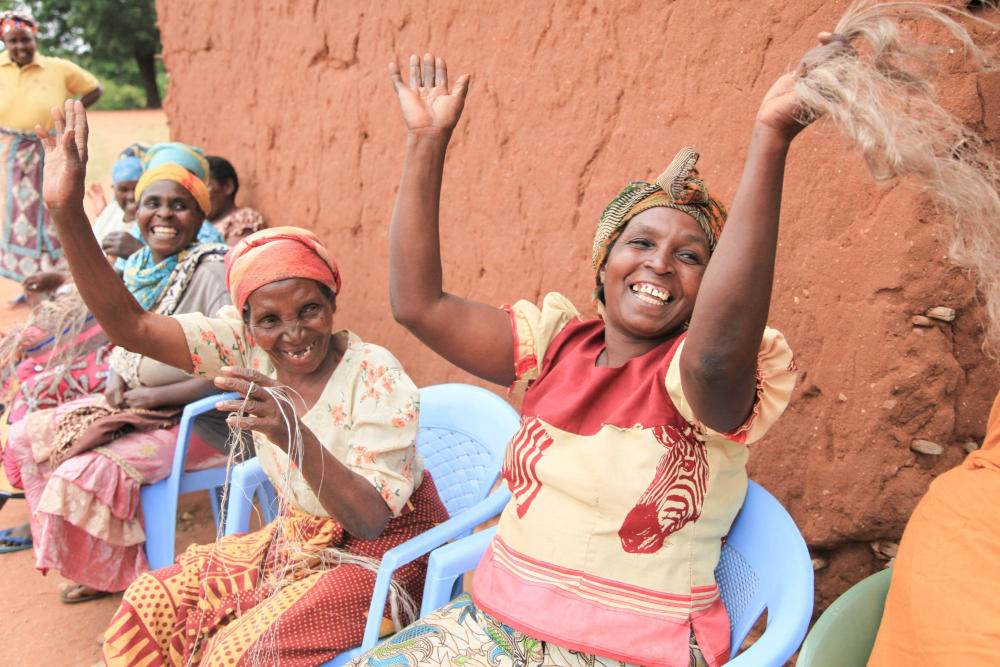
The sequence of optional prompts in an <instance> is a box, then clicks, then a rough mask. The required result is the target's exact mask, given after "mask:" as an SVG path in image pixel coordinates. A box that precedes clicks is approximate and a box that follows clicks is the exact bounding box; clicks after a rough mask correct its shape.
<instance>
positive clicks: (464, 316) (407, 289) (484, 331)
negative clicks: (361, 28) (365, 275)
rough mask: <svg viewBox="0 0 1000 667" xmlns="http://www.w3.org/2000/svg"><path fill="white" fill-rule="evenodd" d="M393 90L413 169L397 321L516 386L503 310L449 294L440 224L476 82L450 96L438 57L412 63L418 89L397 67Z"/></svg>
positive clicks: (402, 187)
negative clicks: (453, 146) (451, 147)
mask: <svg viewBox="0 0 1000 667" xmlns="http://www.w3.org/2000/svg"><path fill="white" fill-rule="evenodd" d="M389 73H390V76H391V77H392V85H393V87H394V88H395V90H396V94H397V95H398V97H399V104H400V107H401V109H402V112H403V118H404V120H405V121H406V126H407V130H408V131H407V136H406V161H405V163H404V164H403V176H402V179H401V180H400V184H399V194H398V195H397V196H396V207H395V208H394V209H393V213H392V223H391V225H390V228H389V289H390V291H389V294H390V298H391V302H392V314H393V317H395V318H396V321H397V322H399V323H400V324H402V325H404V326H405V327H406V328H407V329H409V330H410V331H411V332H413V334H414V335H416V336H417V338H419V339H420V340H422V341H423V342H424V343H425V344H426V345H427V346H428V347H430V348H431V349H432V350H434V351H435V352H437V353H438V354H440V355H441V356H442V357H444V358H445V359H447V360H448V361H450V362H451V363H453V364H455V365H456V366H459V367H460V368H463V369H465V370H467V371H469V372H470V373H472V374H474V375H477V376H479V377H481V378H483V379H485V380H489V381H491V382H496V383H497V384H501V385H509V384H510V383H511V382H513V381H514V335H513V333H512V331H511V325H510V319H509V317H508V315H507V313H505V312H504V311H503V310H501V309H499V308H496V307H493V306H489V305H487V304H484V303H479V302H477V301H471V300H469V299H463V298H462V297H458V296H455V295H454V294H449V293H447V292H445V291H443V289H442V281H441V273H442V272H441V246H440V235H439V233H438V217H439V209H440V204H441V179H442V175H443V173H444V158H445V153H446V151H447V148H448V141H449V140H450V139H451V133H452V131H453V130H454V129H455V125H456V124H457V123H458V119H459V118H460V117H461V115H462V108H463V106H464V105H465V95H466V93H467V92H468V89H469V76H468V75H467V74H466V75H463V76H461V77H459V78H458V81H457V82H456V83H455V85H454V87H453V88H451V89H450V90H449V88H448V70H447V66H446V65H445V62H444V60H443V59H441V58H437V59H435V58H434V57H433V56H431V55H430V54H426V55H424V57H423V62H422V63H421V60H420V58H418V57H417V56H415V55H414V56H410V82H409V85H408V86H407V85H406V84H404V83H403V80H402V78H401V76H400V72H399V68H398V67H397V66H396V63H391V64H390V65H389Z"/></svg>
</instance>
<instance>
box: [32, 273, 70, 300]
mask: <svg viewBox="0 0 1000 667" xmlns="http://www.w3.org/2000/svg"><path fill="white" fill-rule="evenodd" d="M68 280H69V276H67V275H66V274H65V273H63V272H62V271H59V270H58V269H46V270H43V271H35V272H34V273H32V274H31V275H30V276H28V277H27V278H25V279H24V282H23V283H21V287H23V288H24V298H25V300H26V301H27V302H28V306H29V307H30V308H32V309H34V308H35V306H37V305H38V304H40V303H41V302H43V301H46V300H48V299H50V298H52V294H53V293H54V292H55V291H56V290H57V289H59V287H60V286H61V285H62V284H63V283H65V282H66V281H68Z"/></svg>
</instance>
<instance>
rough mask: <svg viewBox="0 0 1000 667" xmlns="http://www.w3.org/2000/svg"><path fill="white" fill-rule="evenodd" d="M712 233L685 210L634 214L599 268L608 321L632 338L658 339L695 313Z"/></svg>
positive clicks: (608, 324)
mask: <svg viewBox="0 0 1000 667" xmlns="http://www.w3.org/2000/svg"><path fill="white" fill-rule="evenodd" d="M708 259H709V251H708V239H707V238H706V237H705V233H704V232H703V231H702V229H701V227H699V226H698V223H697V222H696V221H695V219H694V218H692V217H691V216H690V215H688V214H687V213H684V212H683V211H678V210H676V209H672V208H664V207H657V208H651V209H649V210H646V211H643V212H642V213H640V214H639V215H637V216H635V217H634V218H632V220H630V221H629V223H628V225H627V226H626V227H625V229H624V230H623V231H622V233H621V236H619V237H618V239H617V240H616V241H615V244H614V245H613V246H612V247H611V251H610V252H609V253H608V259H607V261H606V262H605V264H604V267H602V269H601V278H602V282H603V283H604V305H605V314H604V321H605V323H606V324H607V326H608V327H609V328H614V329H615V330H616V331H617V332H618V333H619V334H621V335H623V336H625V337H627V338H630V339H634V340H648V341H652V342H654V343H658V342H661V341H662V340H666V339H667V338H670V337H672V336H674V335H676V334H677V333H678V332H679V331H681V330H682V327H683V326H684V323H685V322H687V321H688V319H690V317H691V312H692V311H693V310H694V301H695V298H696V297H697V296H698V289H699V287H701V279H702V276H703V275H704V274H705V266H706V265H707V264H708Z"/></svg>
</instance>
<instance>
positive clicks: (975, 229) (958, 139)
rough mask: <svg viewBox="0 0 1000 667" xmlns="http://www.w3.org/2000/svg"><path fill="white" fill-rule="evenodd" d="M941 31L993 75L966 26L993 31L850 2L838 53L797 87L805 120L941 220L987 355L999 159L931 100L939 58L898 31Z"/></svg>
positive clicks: (997, 337) (999, 305) (951, 12)
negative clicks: (902, 182)
mask: <svg viewBox="0 0 1000 667" xmlns="http://www.w3.org/2000/svg"><path fill="white" fill-rule="evenodd" d="M914 22H931V23H935V24H938V25H940V26H943V27H944V28H946V29H947V30H948V32H949V33H950V34H951V36H952V37H953V38H954V40H955V42H956V43H957V45H958V46H959V47H960V48H962V49H964V52H965V56H966V58H967V59H968V62H970V63H971V64H973V65H974V66H975V67H976V68H977V69H979V70H981V71H995V70H996V69H997V66H996V61H995V59H994V57H993V54H991V53H987V52H986V51H985V50H984V49H983V47H982V46H981V45H979V44H977V43H976V42H975V41H973V38H972V36H971V35H970V32H969V27H971V26H972V25H975V24H979V25H983V26H986V27H988V28H990V29H991V30H992V31H993V33H992V34H996V32H995V31H996V29H997V26H996V25H994V24H992V23H990V22H988V21H986V20H985V19H983V18H980V17H977V16H973V15H971V14H969V13H967V12H965V11H962V10H959V9H956V8H954V7H949V6H947V5H941V4H929V3H920V2H888V3H881V4H879V3H875V2H871V1H869V0H863V1H862V2H858V3H856V4H854V5H853V6H852V7H851V8H850V9H849V10H848V11H847V13H846V14H845V15H844V17H843V18H842V19H841V20H840V22H839V23H838V24H837V27H836V28H835V30H834V32H836V33H837V34H838V35H841V36H842V37H843V38H844V39H845V40H846V41H847V42H848V43H850V44H851V45H852V46H854V47H855V49H857V51H851V50H849V49H844V50H843V51H841V52H839V53H837V54H835V55H834V56H832V57H830V58H828V59H826V60H825V61H823V62H822V63H820V64H818V65H816V66H814V67H811V68H810V69H809V70H808V71H807V72H806V73H805V74H804V75H803V76H802V77H800V78H799V79H798V81H797V83H796V85H795V91H796V93H797V94H798V96H799V99H800V100H801V102H802V108H803V109H804V115H805V118H804V119H803V120H812V119H813V118H816V117H818V116H826V117H827V118H829V119H830V120H831V121H832V122H833V123H834V124H835V125H836V126H837V128H838V129H839V130H840V131H841V133H843V134H844V135H845V136H846V137H847V138H848V139H849V140H850V141H851V142H852V143H853V144H854V146H855V147H856V148H857V149H858V150H859V151H860V152H861V154H862V156H863V157H864V159H865V161H866V163H867V164H868V166H869V168H870V169H871V172H872V175H873V176H874V177H875V178H876V179H878V180H884V179H890V178H894V177H897V176H903V177H908V178H909V179H910V180H911V181H913V182H914V183H915V184H917V185H918V186H920V187H921V188H922V189H923V190H924V191H925V192H926V193H927V194H928V195H929V196H930V199H931V200H932V201H933V202H934V204H935V206H936V207H937V208H938V210H939V211H940V213H941V215H942V222H943V224H941V225H940V226H939V230H940V232H941V236H942V240H943V241H944V242H945V244H946V245H947V247H948V253H949V256H950V258H951V260H952V261H954V262H955V263H956V264H958V265H960V266H962V267H964V268H965V269H967V270H968V271H969V272H970V273H971V274H972V275H973V276H974V278H975V279H976V280H977V282H978V285H979V288H980V290H981V291H982V294H983V296H984V298H985V306H986V310H987V315H988V326H987V328H988V335H987V340H986V349H987V350H988V351H989V352H990V353H991V354H993V355H994V356H995V355H996V354H997V352H998V351H1000V197H998V194H997V187H998V185H1000V179H998V173H1000V169H998V164H997V160H996V158H995V156H994V155H992V154H991V152H990V151H989V150H987V148H986V147H985V145H984V141H983V139H982V137H981V136H979V134H977V133H976V132H975V131H973V130H972V129H971V128H969V127H966V126H965V125H963V123H962V122H961V121H959V120H958V119H957V118H955V117H954V116H953V115H952V114H951V113H950V112H949V111H948V110H947V109H945V108H944V107H942V106H941V105H940V104H939V103H938V102H937V100H936V99H935V96H934V91H933V88H932V85H931V81H932V80H933V78H935V73H936V72H938V71H941V69H940V67H939V63H937V62H936V60H935V55H936V53H937V54H939V53H940V52H941V49H940V48H939V49H938V50H937V52H935V51H934V50H933V49H931V48H929V47H928V46H927V45H923V44H919V43H916V42H914V41H913V40H911V39H909V38H908V35H907V31H906V29H905V26H906V25H907V24H913V23H914Z"/></svg>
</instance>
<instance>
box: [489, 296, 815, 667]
mask: <svg viewBox="0 0 1000 667" xmlns="http://www.w3.org/2000/svg"><path fill="white" fill-rule="evenodd" d="M507 310H508V312H509V313H510V316H511V321H512V324H513V329H514V336H515V359H514V365H515V370H516V377H517V383H516V384H521V385H524V386H526V387H527V390H526V392H525V395H524V403H523V407H522V411H521V428H520V430H519V431H518V432H517V434H516V435H515V436H514V438H513V439H512V440H511V442H510V444H509V445H508V447H507V453H506V458H505V461H504V466H503V476H504V479H505V480H506V482H507V485H508V488H509V489H510V490H511V493H512V494H513V500H512V502H510V503H509V504H508V505H507V507H506V509H505V510H504V512H503V514H502V515H501V518H500V524H499V527H498V529H497V535H496V537H495V539H494V540H493V542H492V543H491V544H490V546H489V548H488V549H487V551H486V554H485V555H484V556H483V559H482V561H481V562H480V564H479V567H478V569H477V571H476V577H475V581H474V590H473V597H474V599H475V602H476V604H477V605H479V606H480V607H481V608H482V609H483V610H484V611H486V612H487V613H489V614H491V615H493V616H495V617H496V618H498V619H499V620H501V621H503V622H505V623H507V624H509V625H510V626H512V627H513V628H515V629H517V630H520V631H521V632H524V633H525V634H528V635H530V636H532V637H534V638H537V639H540V640H543V641H548V642H552V643H554V644H557V645H559V646H562V647H565V648H569V649H574V650H578V651H581V652H585V653H593V654H596V655H599V656H606V657H609V658H614V659H617V660H623V661H625V662H629V663H637V664H642V665H650V666H654V665H657V666H659V665H662V666H667V665H676V666H677V667H686V666H687V664H688V658H689V651H688V643H689V638H690V635H691V632H692V631H693V632H694V634H695V637H696V638H697V641H698V645H699V646H700V648H701V650H702V652H703V653H704V655H705V659H706V660H707V661H708V664H709V665H717V664H721V663H723V662H725V661H726V660H727V659H728V656H729V619H728V617H727V615H726V610H725V608H724V607H723V605H722V601H721V599H720V597H719V590H718V588H717V586H716V583H715V577H714V570H715V567H716V565H717V563H718V561H719V552H720V549H721V546H722V541H723V539H724V538H725V536H726V534H727V533H728V532H729V527H730V526H731V524H732V522H733V519H734V518H735V517H736V514H737V512H739V509H740V506H741V504H742V502H743V496H744V495H745V493H746V486H747V475H746V470H745V464H746V460H747V454H748V450H747V444H749V443H751V442H753V441H755V440H757V439H759V438H760V437H761V436H763V435H764V433H766V432H767V429H768V428H769V427H770V426H771V424H773V423H774V422H775V421H776V420H777V418H778V417H779V416H780V415H781V413H782V411H784V409H785V406H786V405H787V404H788V399H789V397H790V396H791V393H792V388H793V387H794V384H795V365H794V362H793V360H792V352H791V350H790V349H789V347H788V345H787V344H786V343H785V339H784V337H783V336H782V335H781V334H780V333H779V332H777V331H775V330H773V329H767V330H766V331H765V333H764V337H763V341H762V343H761V349H760V353H759V356H758V371H757V377H758V382H757V400H756V402H755V404H754V408H753V412H752V413H751V415H750V416H749V418H748V419H747V421H746V423H744V424H743V425H742V426H741V427H740V428H738V429H736V430H734V431H732V432H731V433H725V434H723V433H718V432H715V431H712V430H711V429H709V428H707V427H705V426H703V425H701V424H700V423H699V422H698V421H697V419H696V418H695V417H694V414H693V412H692V410H691V407H690V406H689V405H688V402H687V400H686V399H685V397H684V392H683V390H682V388H681V381H680V368H679V359H680V356H681V354H682V353H683V349H684V335H681V336H678V337H677V338H675V339H673V340H670V341H667V342H665V343H663V344H662V345H660V346H659V347H657V348H656V349H654V350H652V351H650V352H648V353H647V354H644V355H642V356H640V357H636V358H634V359H631V360H629V361H628V362H627V363H626V364H624V365H623V366H621V367H618V368H606V367H598V366H596V361H597V355H598V354H600V352H601V351H602V350H603V348H604V323H603V322H602V321H601V320H589V321H581V320H580V318H579V314H578V312H577V310H576V309H575V308H574V307H573V305H572V304H571V303H570V302H569V301H568V300H567V299H566V298H565V297H563V296H561V295H559V294H555V293H551V294H548V295H547V296H546V297H545V299H544V302H543V304H542V308H541V310H539V309H538V308H537V307H536V306H535V305H533V304H531V303H529V302H526V301H519V302H518V303H516V304H515V305H514V306H512V307H509V308H507Z"/></svg>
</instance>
